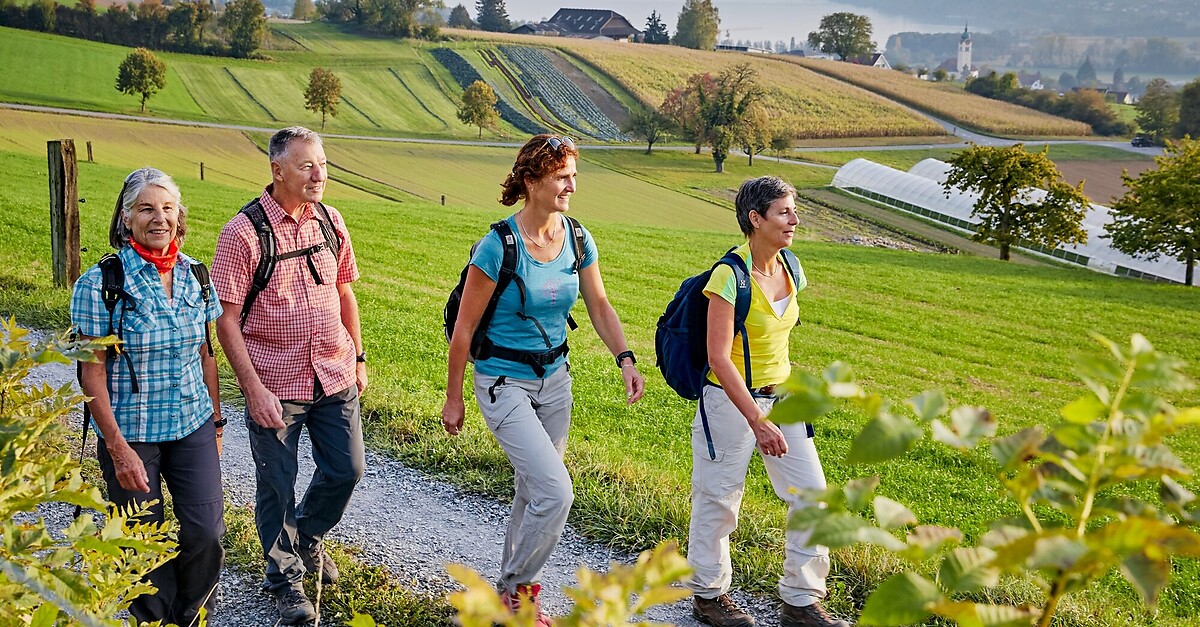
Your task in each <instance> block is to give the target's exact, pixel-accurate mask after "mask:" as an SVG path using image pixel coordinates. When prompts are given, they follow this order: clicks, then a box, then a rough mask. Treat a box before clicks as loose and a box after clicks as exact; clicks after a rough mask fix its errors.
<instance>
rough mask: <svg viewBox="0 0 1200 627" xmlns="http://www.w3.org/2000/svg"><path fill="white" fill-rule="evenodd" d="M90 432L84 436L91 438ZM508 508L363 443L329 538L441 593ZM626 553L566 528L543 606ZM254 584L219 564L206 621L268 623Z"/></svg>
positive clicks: (403, 580) (244, 490) (481, 566)
mask: <svg viewBox="0 0 1200 627" xmlns="http://www.w3.org/2000/svg"><path fill="white" fill-rule="evenodd" d="M35 341H36V340H35ZM74 376H75V372H74V367H73V366H63V365H59V364H48V365H45V366H40V367H38V368H37V369H36V370H35V371H34V373H33V374H32V375H31V376H30V382H33V381H34V380H36V381H37V382H41V381H45V382H48V383H50V384H52V385H62V384H63V383H66V382H69V381H72V380H74ZM223 408H224V409H223V411H224V413H225V415H226V417H228V418H229V424H228V426H226V427H225V443H224V446H225V452H224V455H223V456H222V458H221V471H222V475H223V482H224V484H225V492H226V495H227V497H226V499H227V501H226V502H227V504H228V505H229V506H232V507H241V506H244V505H246V504H247V503H253V502H254V486H255V481H254V462H253V460H252V458H251V455H250V444H249V438H248V433H247V430H246V423H245V412H244V410H243V409H241V408H239V407H235V406H232V405H224V406H223ZM78 420H79V418H78V416H76V417H75V418H74V419H73V422H74V424H78ZM92 438H94V436H92ZM92 438H89V439H90V440H92V441H93V442H94V439H92ZM300 452H301V454H300V478H299V480H298V481H297V486H298V494H297V499H299V498H300V497H302V496H303V490H304V487H305V486H307V485H308V480H309V478H310V477H311V476H312V472H313V464H312V456H311V444H310V443H309V441H308V436H307V432H306V433H305V435H304V436H303V437H302V439H301V445H300ZM71 509H72V508H71V507H69V506H62V507H47V508H44V509H43V511H42V512H40V513H41V514H42V515H43V516H45V517H46V519H47V524H58V525H60V526H66V525H67V524H69V523H70V510H71ZM508 510H509V505H508V504H507V503H502V502H499V501H496V500H494V499H490V498H486V497H482V496H478V495H474V494H469V493H465V492H463V491H461V490H458V489H457V488H455V487H453V486H451V485H449V484H448V483H446V482H444V481H441V480H439V479H436V478H434V477H431V476H429V475H426V474H425V473H423V472H421V471H419V470H415V469H413V468H410V467H408V466H405V465H404V464H401V463H400V462H397V461H395V460H393V459H391V458H389V457H387V456H385V455H382V454H379V453H376V452H373V451H370V450H368V451H367V467H366V473H365V475H364V476H363V480H362V482H361V483H359V485H358V487H357V488H356V489H355V492H354V498H353V500H352V501H351V503H350V507H349V508H348V509H347V511H346V514H345V516H344V517H343V518H342V522H341V523H339V524H338V525H337V526H336V527H334V529H333V531H332V532H331V534H330V535H329V538H330V539H331V540H334V541H337V542H340V543H342V544H345V545H350V546H354V547H357V548H358V549H359V550H360V551H361V559H362V561H364V562H365V563H368V564H373V565H383V566H386V567H387V568H388V569H389V570H390V571H391V572H392V573H393V574H394V575H395V577H396V580H397V582H400V585H404V586H407V587H408V588H409V589H410V590H412V591H414V592H416V593H420V594H426V595H432V596H442V595H445V594H446V593H448V592H451V591H453V590H455V589H456V588H457V584H456V583H455V582H454V580H453V579H451V578H450V576H449V575H448V574H447V573H446V568H445V565H446V564H447V563H452V562H455V563H460V564H465V565H467V566H469V567H471V568H473V569H475V570H477V571H479V572H480V573H482V574H483V575H484V576H485V577H487V578H489V579H490V578H493V577H495V575H496V573H497V571H498V570H499V560H500V550H501V542H502V539H503V537H504V532H505V528H506V525H507V521H508ZM634 558H635V556H633V555H631V554H629V553H627V552H623V551H614V550H611V549H608V548H606V547H604V546H602V545H599V544H597V543H594V542H590V541H588V540H586V539H584V538H582V537H581V536H579V535H578V534H577V533H575V532H574V530H573V529H571V528H570V527H568V528H567V531H566V533H565V534H564V536H563V539H562V541H560V542H559V545H558V548H557V549H556V550H555V551H554V555H553V558H552V559H551V561H550V563H549V564H547V565H546V570H545V574H544V576H543V578H542V585H543V596H544V600H543V604H544V607H545V609H546V610H547V611H548V612H549V613H551V614H555V615H562V614H565V613H566V612H567V611H569V608H570V605H569V601H568V599H567V598H566V596H565V595H564V594H563V593H562V588H563V586H570V585H574V584H575V583H576V580H575V571H576V570H577V569H578V568H579V567H580V566H581V565H586V566H588V567H589V568H592V569H597V570H606V569H607V567H608V565H609V564H610V563H611V562H614V561H615V562H621V563H631V562H632V561H633V560H634ZM780 559H783V557H782V556H780ZM259 583H260V582H259V581H257V580H255V579H254V578H252V577H250V576H248V575H244V574H242V573H240V572H238V571H236V570H233V569H230V568H226V569H225V571H224V572H223V573H222V578H221V586H220V597H219V601H218V605H217V610H216V612H215V613H214V615H213V616H212V620H211V623H210V624H212V625H215V626H221V627H224V626H229V625H238V626H240V625H273V624H275V621H276V619H277V618H278V615H277V614H276V612H275V608H274V602H273V599H272V598H271V597H270V596H269V595H267V594H266V593H264V592H261V591H260V590H259ZM734 598H735V599H736V600H737V602H738V603H739V604H741V605H742V607H744V608H746V609H747V610H748V611H750V612H751V613H752V614H754V615H755V616H756V617H757V618H758V624H759V625H763V626H766V627H772V626H774V625H777V624H778V610H777V609H776V608H777V601H776V600H774V599H772V598H768V597H762V596H750V595H743V594H740V593H736V592H735V593H734ZM646 618H647V619H649V620H654V621H659V622H664V623H672V624H676V625H683V626H686V627H696V626H698V625H699V623H698V622H696V621H695V620H693V619H692V617H691V606H690V601H682V602H680V603H677V604H675V605H673V606H663V607H657V608H653V610H652V611H651V612H650V613H649V614H648V615H647V616H646ZM322 624H325V622H324V621H322ZM329 624H333V623H329Z"/></svg>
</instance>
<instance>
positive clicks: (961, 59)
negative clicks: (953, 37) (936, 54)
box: [938, 26, 979, 81]
mask: <svg viewBox="0 0 1200 627" xmlns="http://www.w3.org/2000/svg"><path fill="white" fill-rule="evenodd" d="M971 44H972V42H971V33H970V32H969V31H968V29H967V27H966V26H963V32H962V36H961V37H959V38H958V55H957V56H956V57H955V58H954V59H946V60H945V61H944V62H943V63H942V64H941V65H940V66H938V68H939V69H942V70H945V71H946V75H947V76H948V78H949V79H950V80H952V81H966V80H967V79H969V78H979V68H977V67H975V65H974V64H972V63H971Z"/></svg>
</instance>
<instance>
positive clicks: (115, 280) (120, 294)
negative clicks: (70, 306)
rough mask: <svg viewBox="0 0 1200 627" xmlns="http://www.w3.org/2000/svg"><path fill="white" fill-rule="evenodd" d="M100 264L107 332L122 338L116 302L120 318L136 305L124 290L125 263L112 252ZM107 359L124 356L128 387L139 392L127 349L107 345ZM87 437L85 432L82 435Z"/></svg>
mask: <svg viewBox="0 0 1200 627" xmlns="http://www.w3.org/2000/svg"><path fill="white" fill-rule="evenodd" d="M96 265H98V266H100V300H101V301H103V302H104V308H105V309H107V310H108V333H109V335H112V334H113V332H114V331H115V332H116V335H117V339H119V340H124V339H125V338H124V333H123V328H124V326H125V325H124V324H114V323H113V314H114V312H115V311H116V309H117V303H121V319H122V320H124V318H125V309H126V308H133V307H136V306H135V305H134V303H133V299H132V298H131V297H130V296H129V292H127V291H125V264H124V263H122V262H121V257H120V256H119V255H115V254H113V253H108V254H107V255H104V256H103V257H101V258H100V261H99V262H97V264H96ZM105 355H106V357H107V358H108V359H110V360H112V359H115V358H116V357H118V356H121V357H124V358H125V366H126V367H127V368H129V387H130V390H131V391H132V392H133V393H134V394H138V393H140V392H141V386H139V385H138V380H137V371H136V370H134V369H133V359H131V358H130V357H129V351H124V350H120V349H119V348H115V347H109V348H108V350H106V351H105ZM108 388H109V390H110V391H111V390H112V382H111V381H110V382H108ZM84 437H85V438H86V437H87V436H86V434H85V436H84Z"/></svg>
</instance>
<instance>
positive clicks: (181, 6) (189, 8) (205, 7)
mask: <svg viewBox="0 0 1200 627" xmlns="http://www.w3.org/2000/svg"><path fill="white" fill-rule="evenodd" d="M212 17H213V9H212V5H211V4H209V2H208V0H183V1H182V2H177V3H175V5H174V6H172V7H171V12H170V13H169V14H168V15H167V24H168V25H169V26H170V27H171V37H172V39H173V40H174V42H175V46H176V47H178V48H180V49H182V50H186V51H188V52H200V51H201V44H202V43H203V40H204V27H205V26H206V25H207V24H208V23H209V22H210V21H212Z"/></svg>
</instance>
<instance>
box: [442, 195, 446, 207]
mask: <svg viewBox="0 0 1200 627" xmlns="http://www.w3.org/2000/svg"><path fill="white" fill-rule="evenodd" d="M442 206H443V207H445V206H446V195H445V194H442Z"/></svg>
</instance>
